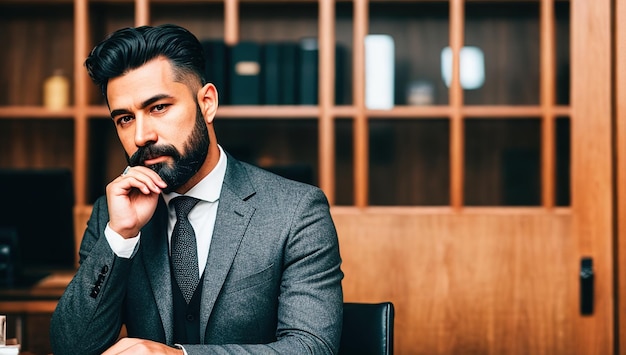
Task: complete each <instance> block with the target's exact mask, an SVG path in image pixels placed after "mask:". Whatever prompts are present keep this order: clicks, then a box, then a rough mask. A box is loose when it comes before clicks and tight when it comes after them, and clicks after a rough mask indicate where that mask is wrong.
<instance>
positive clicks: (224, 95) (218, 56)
mask: <svg viewBox="0 0 626 355" xmlns="http://www.w3.org/2000/svg"><path fill="white" fill-rule="evenodd" d="M202 49H203V50H204V56H205V58H206V61H205V75H206V80H207V81H208V82H210V83H213V84H214V85H215V87H216V88H217V93H218V96H219V100H220V104H228V87H227V84H228V80H227V68H228V64H227V63H228V53H227V46H226V43H224V41H222V40H217V39H216V40H204V41H202Z"/></svg>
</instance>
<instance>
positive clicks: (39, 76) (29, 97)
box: [0, 2, 74, 105]
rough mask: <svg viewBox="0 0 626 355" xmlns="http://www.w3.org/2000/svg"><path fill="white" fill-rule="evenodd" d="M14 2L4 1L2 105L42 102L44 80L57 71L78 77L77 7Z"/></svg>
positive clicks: (0, 23)
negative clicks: (76, 57)
mask: <svg viewBox="0 0 626 355" xmlns="http://www.w3.org/2000/svg"><path fill="white" fill-rule="evenodd" d="M12 3H13V4H11V2H10V3H9V4H6V2H4V3H2V4H0V43H2V48H3V53H2V55H0V78H2V79H1V80H0V105H41V104H42V103H43V98H42V96H43V95H42V94H43V90H42V88H43V84H44V80H45V79H46V78H48V77H49V76H51V75H52V74H54V72H55V71H57V70H60V71H61V73H62V74H63V76H65V77H66V78H67V79H68V81H69V82H70V83H73V80H74V79H73V78H74V70H73V56H72V55H71V53H73V52H74V36H73V33H74V25H73V22H72V21H73V8H72V6H71V4H63V5H60V4H54V5H46V4H38V5H33V4H30V5H24V4H21V5H20V4H18V2H12ZM72 92H73V88H72V87H70V95H69V98H70V103H71V102H72V101H73V96H72V94H71V93H72Z"/></svg>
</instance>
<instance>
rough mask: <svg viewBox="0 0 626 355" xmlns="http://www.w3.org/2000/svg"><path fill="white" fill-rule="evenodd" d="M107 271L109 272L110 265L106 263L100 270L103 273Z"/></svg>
mask: <svg viewBox="0 0 626 355" xmlns="http://www.w3.org/2000/svg"><path fill="white" fill-rule="evenodd" d="M107 272H109V265H104V266H103V267H102V270H100V273H101V274H106V273H107Z"/></svg>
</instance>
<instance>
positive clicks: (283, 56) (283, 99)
mask: <svg viewBox="0 0 626 355" xmlns="http://www.w3.org/2000/svg"><path fill="white" fill-rule="evenodd" d="M298 52H299V45H298V43H296V42H284V43H282V44H281V45H280V103H281V104H283V105H296V104H297V103H298V100H297V99H298V68H299V65H298Z"/></svg>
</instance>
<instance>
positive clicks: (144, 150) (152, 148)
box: [128, 144, 180, 166]
mask: <svg viewBox="0 0 626 355" xmlns="http://www.w3.org/2000/svg"><path fill="white" fill-rule="evenodd" d="M163 155H167V156H170V157H172V158H173V159H174V161H177V160H178V159H180V153H179V152H178V150H176V147H174V146H173V145H155V144H149V145H145V146H143V147H139V149H137V151H136V152H135V153H134V154H133V155H132V156H131V157H130V158H128V164H129V165H130V166H138V165H145V161H146V160H149V159H154V158H157V157H160V156H163Z"/></svg>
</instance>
